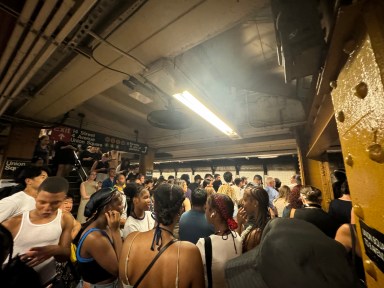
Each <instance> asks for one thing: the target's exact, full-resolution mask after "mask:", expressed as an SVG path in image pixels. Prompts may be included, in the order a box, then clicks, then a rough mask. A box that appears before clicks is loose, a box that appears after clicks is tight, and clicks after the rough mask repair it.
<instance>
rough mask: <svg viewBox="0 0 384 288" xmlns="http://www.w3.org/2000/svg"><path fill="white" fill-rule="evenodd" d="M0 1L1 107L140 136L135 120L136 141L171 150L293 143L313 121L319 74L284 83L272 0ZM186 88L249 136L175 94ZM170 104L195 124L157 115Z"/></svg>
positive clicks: (220, 152)
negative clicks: (214, 121)
mask: <svg viewBox="0 0 384 288" xmlns="http://www.w3.org/2000/svg"><path fill="white" fill-rule="evenodd" d="M0 2H1V6H0V8H1V10H0V13H1V15H0V19H1V20H0V21H1V23H0V24H1V28H0V29H1V31H0V32H1V40H2V41H1V46H0V53H1V54H0V55H1V58H0V73H1V74H0V77H1V78H0V80H1V82H0V93H1V98H0V115H2V116H3V118H6V119H14V118H23V119H29V120H33V121H36V122H42V123H63V124H65V125H70V126H75V127H79V126H80V125H81V127H82V128H84V129H88V130H93V131H97V132H101V133H105V134H109V135H112V136H116V137H124V138H127V139H131V140H135V138H136V134H135V132H134V131H135V130H137V131H138V139H137V140H138V142H142V143H147V144H148V145H149V146H150V147H151V148H153V149H155V151H156V153H157V155H161V154H163V155H166V154H164V153H170V154H171V155H172V156H168V157H165V158H162V159H164V160H171V159H176V160H181V159H206V158H208V157H210V158H213V157H225V156H227V157H231V156H239V155H246V156H249V155H261V154H276V153H278V154H279V153H296V142H295V140H294V136H293V132H292V131H293V128H294V127H300V125H303V124H304V123H305V119H306V113H305V111H304V108H303V107H304V105H303V99H304V98H305V97H306V93H307V92H308V91H309V88H310V86H311V79H309V81H308V80H307V83H306V82H305V81H301V82H300V83H301V85H300V87H298V85H297V83H296V81H287V82H288V84H286V83H285V79H284V77H285V75H284V68H283V66H280V65H279V59H278V53H277V45H276V44H277V43H276V34H275V23H274V18H273V14H272V10H271V3H270V1H267V0H205V1H204V0H161V1H159V0H148V1H144V0H142V1H133V0H129V1H128V0H127V1H117V0H115V1H113V0H100V1H95V0H83V1H73V0H66V1H55V0H50V1H39V0H28V1H21V0H20V1H10V0H8V1H6V0H2V1H0ZM275 2H276V1H275ZM312 2H316V1H312ZM280 61H281V60H280ZM303 79H304V80H305V78H303ZM124 80H128V81H126V83H128V85H125V84H123V81H124ZM288 80H290V79H288ZM186 89H187V90H189V91H192V92H193V93H194V94H195V95H196V96H197V97H198V98H199V99H201V101H203V102H204V103H205V104H206V105H207V106H208V107H209V108H211V109H212V110H214V111H215V112H217V113H218V114H219V115H220V116H221V117H222V118H223V119H225V120H226V122H227V123H228V124H229V125H230V126H231V127H233V128H234V129H235V130H236V131H237V133H238V134H239V135H240V138H241V139H237V140H232V139H230V138H228V137H227V136H225V135H224V134H222V133H221V132H219V131H217V130H216V129H215V128H213V127H212V126H210V124H208V123H207V122H205V121H203V120H201V119H199V117H198V116H196V115H194V114H191V113H190V112H189V111H187V109H186V108H185V107H183V106H182V105H181V104H179V103H176V100H175V101H173V100H172V94H174V93H176V92H181V91H183V90H186ZM134 92H140V93H141V94H144V95H145V96H146V97H148V98H149V99H150V100H151V102H150V103H147V104H144V103H142V102H140V101H138V100H136V99H134V98H132V97H131V96H130V94H132V93H134ZM167 109H171V110H172V109H175V110H177V111H181V112H183V113H185V115H186V116H185V119H186V122H187V123H189V124H190V125H189V127H188V128H186V129H181V130H170V129H161V128H156V127H154V126H152V125H150V124H149V123H148V121H147V115H148V114H149V113H150V112H152V111H155V110H167ZM79 115H80V116H79ZM157 160H160V158H157Z"/></svg>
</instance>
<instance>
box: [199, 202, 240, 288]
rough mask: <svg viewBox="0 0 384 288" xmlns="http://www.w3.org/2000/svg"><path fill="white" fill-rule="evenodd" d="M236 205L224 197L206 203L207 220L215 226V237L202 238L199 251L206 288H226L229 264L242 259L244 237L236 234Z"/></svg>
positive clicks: (213, 235)
mask: <svg viewBox="0 0 384 288" xmlns="http://www.w3.org/2000/svg"><path fill="white" fill-rule="evenodd" d="M233 211H234V204H233V201H232V199H231V198H230V197H229V196H227V195H225V194H213V195H211V196H210V197H209V198H208V200H207V206H206V208H205V217H206V218H207V221H208V222H209V223H211V224H213V226H214V228H215V234H212V235H211V236H209V237H206V238H200V239H199V241H198V242H197V244H196V246H197V247H198V248H199V250H200V253H201V258H202V260H203V264H204V268H205V269H204V272H205V280H206V287H220V288H223V287H227V284H226V281H225V275H224V268H225V265H226V263H227V261H228V260H230V259H232V258H235V257H237V256H239V255H241V237H240V236H239V235H238V234H237V232H235V230H236V228H237V223H236V221H235V220H234V219H233V217H232V215H233Z"/></svg>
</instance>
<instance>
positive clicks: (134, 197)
mask: <svg viewBox="0 0 384 288" xmlns="http://www.w3.org/2000/svg"><path fill="white" fill-rule="evenodd" d="M124 193H125V195H126V196H127V215H129V217H128V219H127V221H126V222H125V225H124V230H123V237H124V238H125V237H127V236H128V235H129V234H130V233H132V232H134V231H139V232H146V231H149V230H151V229H153V227H154V226H155V220H154V219H153V218H152V215H151V212H150V211H149V206H150V204H151V198H150V194H149V191H148V190H147V189H145V188H143V187H141V186H138V185H137V184H135V183H129V184H127V186H126V187H125V188H124Z"/></svg>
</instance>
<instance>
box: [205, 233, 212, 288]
mask: <svg viewBox="0 0 384 288" xmlns="http://www.w3.org/2000/svg"><path fill="white" fill-rule="evenodd" d="M204 249H205V266H206V268H207V278H208V288H212V240H211V237H205V238H204Z"/></svg>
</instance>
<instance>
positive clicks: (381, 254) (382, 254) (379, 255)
mask: <svg viewBox="0 0 384 288" xmlns="http://www.w3.org/2000/svg"><path fill="white" fill-rule="evenodd" d="M360 229H361V235H362V236H363V242H364V248H365V254H367V256H368V257H369V259H371V260H372V261H373V262H375V264H376V265H377V267H379V269H380V270H381V272H384V234H382V233H380V232H379V231H377V230H376V229H373V228H371V227H369V226H368V225H367V224H365V223H364V222H363V221H362V220H360Z"/></svg>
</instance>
